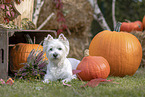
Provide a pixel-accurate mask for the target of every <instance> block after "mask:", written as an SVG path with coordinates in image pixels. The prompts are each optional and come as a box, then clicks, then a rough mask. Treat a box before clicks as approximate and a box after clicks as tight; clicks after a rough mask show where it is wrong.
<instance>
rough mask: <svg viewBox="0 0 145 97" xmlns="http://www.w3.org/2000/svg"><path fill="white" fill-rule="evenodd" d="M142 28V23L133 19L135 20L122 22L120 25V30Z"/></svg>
mask: <svg viewBox="0 0 145 97" xmlns="http://www.w3.org/2000/svg"><path fill="white" fill-rule="evenodd" d="M142 30H143V24H142V22H141V21H135V22H122V25H121V27H120V31H126V32H131V31H142Z"/></svg>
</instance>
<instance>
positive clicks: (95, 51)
mask: <svg viewBox="0 0 145 97" xmlns="http://www.w3.org/2000/svg"><path fill="white" fill-rule="evenodd" d="M89 54H90V55H91V56H103V57H104V58H105V59H106V60H107V61H108V62H109V65H110V75H113V76H121V77H123V76H125V75H130V76H132V75H133V74H134V73H135V72H136V70H137V69H138V67H139V65H140V62H141V59H142V47H141V44H140V42H139V40H138V39H137V38H136V37H135V36H134V35H132V34H130V33H127V32H116V31H113V32H112V31H108V30H105V31H102V32H100V33H98V34H97V35H96V36H95V37H94V38H93V39H92V41H91V43H90V46H89Z"/></svg>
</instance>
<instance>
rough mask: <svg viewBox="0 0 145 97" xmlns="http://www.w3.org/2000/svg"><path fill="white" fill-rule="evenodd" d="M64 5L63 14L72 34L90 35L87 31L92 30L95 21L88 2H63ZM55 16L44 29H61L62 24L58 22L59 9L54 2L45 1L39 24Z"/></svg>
mask: <svg viewBox="0 0 145 97" xmlns="http://www.w3.org/2000/svg"><path fill="white" fill-rule="evenodd" d="M62 3H63V14H64V16H65V19H66V22H65V24H66V25H67V27H68V29H69V30H70V32H71V33H77V34H78V33H79V34H80V33H81V34H82V35H85V34H86V33H88V31H89V30H88V31H86V29H88V28H90V25H91V22H92V20H93V16H92V13H93V11H92V8H91V5H90V3H89V2H88V1H87V0H62ZM52 12H54V14H55V15H54V16H53V17H52V18H51V20H50V21H49V22H48V23H47V24H46V25H45V26H44V27H43V28H42V29H49V30H50V29H56V30H57V29H60V23H59V22H57V16H56V15H57V9H56V6H55V4H54V1H53V0H45V2H44V5H43V6H42V9H41V11H40V15H39V19H38V24H37V27H39V25H41V23H42V22H43V21H44V20H45V19H46V18H47V17H48V16H49V15H50V14H51V13H52Z"/></svg>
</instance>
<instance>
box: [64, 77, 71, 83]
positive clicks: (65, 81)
mask: <svg viewBox="0 0 145 97" xmlns="http://www.w3.org/2000/svg"><path fill="white" fill-rule="evenodd" d="M69 81H71V78H66V79H64V80H62V82H63V83H67V82H69Z"/></svg>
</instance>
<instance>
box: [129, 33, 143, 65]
mask: <svg viewBox="0 0 145 97" xmlns="http://www.w3.org/2000/svg"><path fill="white" fill-rule="evenodd" d="M131 34H133V35H134V36H136V37H137V38H138V40H139V41H140V43H141V46H142V60H141V64H140V66H141V67H145V31H144V32H141V31H133V32H131Z"/></svg>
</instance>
